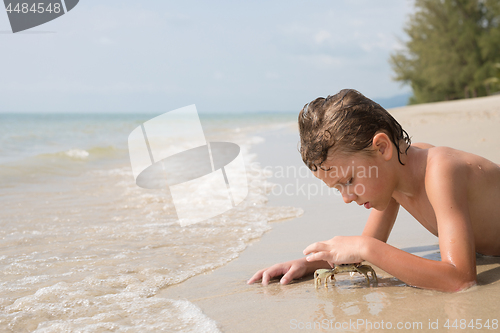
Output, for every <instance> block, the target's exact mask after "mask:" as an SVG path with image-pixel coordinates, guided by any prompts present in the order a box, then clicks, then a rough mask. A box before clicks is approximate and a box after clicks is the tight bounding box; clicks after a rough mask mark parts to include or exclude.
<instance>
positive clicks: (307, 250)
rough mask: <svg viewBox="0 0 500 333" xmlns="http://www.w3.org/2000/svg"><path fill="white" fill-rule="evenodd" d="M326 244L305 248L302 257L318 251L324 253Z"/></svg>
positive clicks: (316, 244) (314, 244) (321, 243)
mask: <svg viewBox="0 0 500 333" xmlns="http://www.w3.org/2000/svg"><path fill="white" fill-rule="evenodd" d="M327 246H328V245H327V244H325V243H323V242H317V243H313V244H311V245H309V246H308V247H306V248H305V250H304V252H303V253H304V255H308V254H309V253H311V252H319V251H325V250H327Z"/></svg>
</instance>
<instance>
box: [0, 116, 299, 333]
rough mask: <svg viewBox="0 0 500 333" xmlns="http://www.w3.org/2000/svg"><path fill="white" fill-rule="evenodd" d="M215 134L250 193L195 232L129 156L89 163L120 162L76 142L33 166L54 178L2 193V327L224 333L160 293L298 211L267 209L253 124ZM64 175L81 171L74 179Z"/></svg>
mask: <svg viewBox="0 0 500 333" xmlns="http://www.w3.org/2000/svg"><path fill="white" fill-rule="evenodd" d="M133 125H134V126H136V124H133ZM113 126H115V125H113ZM217 126H218V125H217ZM115 127H117V126H115ZM226 127H230V126H226ZM208 136H210V137H211V138H212V140H214V141H228V142H235V143H237V144H238V145H239V146H240V147H241V152H242V155H243V156H244V159H245V164H246V165H247V177H248V184H249V194H248V197H247V198H246V199H245V200H244V201H243V202H242V203H241V204H239V205H238V206H237V207H235V208H233V209H231V210H229V211H227V212H226V213H224V214H221V215H219V216H216V217H214V218H211V219H208V220H206V221H204V222H201V223H197V224H194V225H190V226H187V227H181V226H180V225H179V223H178V220H177V216H176V212H175V207H174V205H173V202H172V198H171V196H170V194H169V192H168V190H167V189H164V190H148V189H143V188H140V187H138V186H137V185H136V184H135V182H134V178H133V176H132V172H131V169H130V164H129V161H128V157H127V156H125V157H123V156H121V155H118V157H116V161H114V160H111V162H112V163H111V162H107V163H109V164H104V163H101V162H99V161H98V163H96V164H92V163H93V162H92V161H93V158H94V157H93V156H94V155H99V152H104V153H103V154H101V155H102V156H103V157H102V158H103V159H104V158H105V157H106V156H107V157H106V158H108V160H109V156H115V155H113V154H114V153H115V152H116V149H114V148H113V149H111V148H109V149H108V148H103V149H92V148H86V146H85V145H76V147H82V148H79V149H76V150H74V149H70V150H62V151H63V152H64V155H65V156H66V157H65V158H64V156H63V158H59V159H58V158H57V157H58V156H59V153H56V154H52V155H48V156H46V158H42V159H39V160H40V161H43V162H44V163H40V165H34V166H33V167H31V166H30V168H31V169H29V170H37V168H42V167H43V165H44V164H46V163H47V162H51V163H53V166H52V167H51V168H52V169H50V170H52V171H51V177H50V178H49V177H47V176H40V178H39V181H38V182H37V183H35V184H31V183H29V182H25V183H12V184H13V185H12V186H11V187H8V188H7V187H6V188H0V191H1V193H0V194H1V196H0V198H1V200H2V206H3V209H2V210H0V221H1V226H2V228H0V248H1V249H2V250H1V253H0V271H2V273H3V276H2V280H1V281H0V331H15V332H32V331H34V332H101V331H114V332H146V331H150V332H156V331H180V332H217V331H218V329H217V326H216V323H215V322H214V321H213V320H211V319H209V318H207V317H206V316H205V315H203V314H202V313H201V311H200V309H199V308H197V307H196V306H195V305H193V304H191V303H189V302H187V301H183V300H169V299H164V298H161V297H158V296H157V294H158V292H159V290H161V289H162V288H166V287H168V286H170V285H173V284H177V283H182V282H183V281H185V280H186V279H189V278H190V277H192V276H194V275H197V274H201V273H203V272H207V271H210V270H213V269H215V268H217V267H220V266H221V265H224V264H226V263H227V262H229V261H230V260H233V259H234V258H236V257H237V256H238V255H239V253H241V251H243V250H244V249H245V248H246V246H247V245H248V244H249V242H251V241H252V240H253V239H257V238H259V237H261V236H262V235H263V234H264V233H265V232H266V231H267V230H269V229H270V226H269V222H273V221H278V220H282V219H286V218H292V217H296V216H299V215H301V214H302V211H301V210H300V209H298V208H293V207H271V206H268V205H267V204H266V203H267V194H268V193H269V191H270V189H271V186H272V184H270V183H269V182H268V181H267V180H266V179H267V177H268V176H269V173H268V172H266V171H264V170H262V169H260V168H258V167H252V168H249V167H248V166H249V165H250V163H251V162H253V161H254V160H255V155H252V154H250V151H249V149H250V147H251V145H252V144H256V143H258V142H261V141H262V139H261V138H259V137H257V136H254V135H249V132H248V131H247V128H246V127H241V130H240V131H238V132H236V134H235V132H234V131H220V132H212V133H208ZM125 137H126V136H125ZM102 146H103V147H107V145H102ZM118 146H119V145H118ZM60 151H61V150H60ZM85 152H86V153H87V154H85ZM94 152H96V154H94ZM67 157H70V158H71V160H69V159H68V158H67ZM82 158H83V159H82ZM114 158H115V157H114ZM80 160H81V161H86V162H85V163H80V162H79V161H80ZM91 162H92V163H91ZM65 163H67V164H65ZM82 165H83V166H82ZM66 168H80V169H78V172H75V173H72V174H71V175H70V176H68V175H67V174H66V173H63V172H65V170H66ZM26 170H28V168H27V169H26ZM54 170H55V171H54ZM74 170H77V169H74ZM28 174H30V173H29V172H28V171H26V172H24V171H23V173H22V175H23V176H26V175H28ZM192 205H193V209H196V205H195V203H192Z"/></svg>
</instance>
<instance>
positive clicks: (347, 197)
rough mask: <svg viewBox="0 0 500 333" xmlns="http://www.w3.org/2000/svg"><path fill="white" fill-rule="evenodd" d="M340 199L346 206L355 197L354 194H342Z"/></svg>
mask: <svg viewBox="0 0 500 333" xmlns="http://www.w3.org/2000/svg"><path fill="white" fill-rule="evenodd" d="M342 199H344V202H345V203H346V204H348V203H351V202H353V201H354V200H356V195H355V194H354V193H342Z"/></svg>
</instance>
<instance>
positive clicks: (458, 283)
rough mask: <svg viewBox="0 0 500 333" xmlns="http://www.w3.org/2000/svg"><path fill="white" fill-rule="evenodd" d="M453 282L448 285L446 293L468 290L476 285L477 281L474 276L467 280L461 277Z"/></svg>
mask: <svg viewBox="0 0 500 333" xmlns="http://www.w3.org/2000/svg"><path fill="white" fill-rule="evenodd" d="M453 280H454V281H452V282H451V283H450V284H449V289H448V288H447V289H448V290H446V291H448V292H455V293H456V292H459V291H464V290H466V289H469V288H470V287H473V286H475V285H476V284H477V280H476V277H475V276H474V277H473V278H472V277H468V278H465V277H462V278H457V279H453Z"/></svg>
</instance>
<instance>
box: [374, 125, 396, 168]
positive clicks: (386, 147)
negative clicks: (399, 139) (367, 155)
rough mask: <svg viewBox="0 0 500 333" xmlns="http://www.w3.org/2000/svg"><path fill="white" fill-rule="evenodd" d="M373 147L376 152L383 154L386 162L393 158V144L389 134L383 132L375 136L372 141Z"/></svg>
mask: <svg viewBox="0 0 500 333" xmlns="http://www.w3.org/2000/svg"><path fill="white" fill-rule="evenodd" d="M372 147H373V149H374V150H375V152H377V153H379V154H381V155H382V157H383V158H384V159H385V160H386V161H389V160H390V159H391V158H392V142H391V139H389V137H388V136H387V134H385V133H383V132H379V133H377V134H375V136H374V137H373V140H372Z"/></svg>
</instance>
